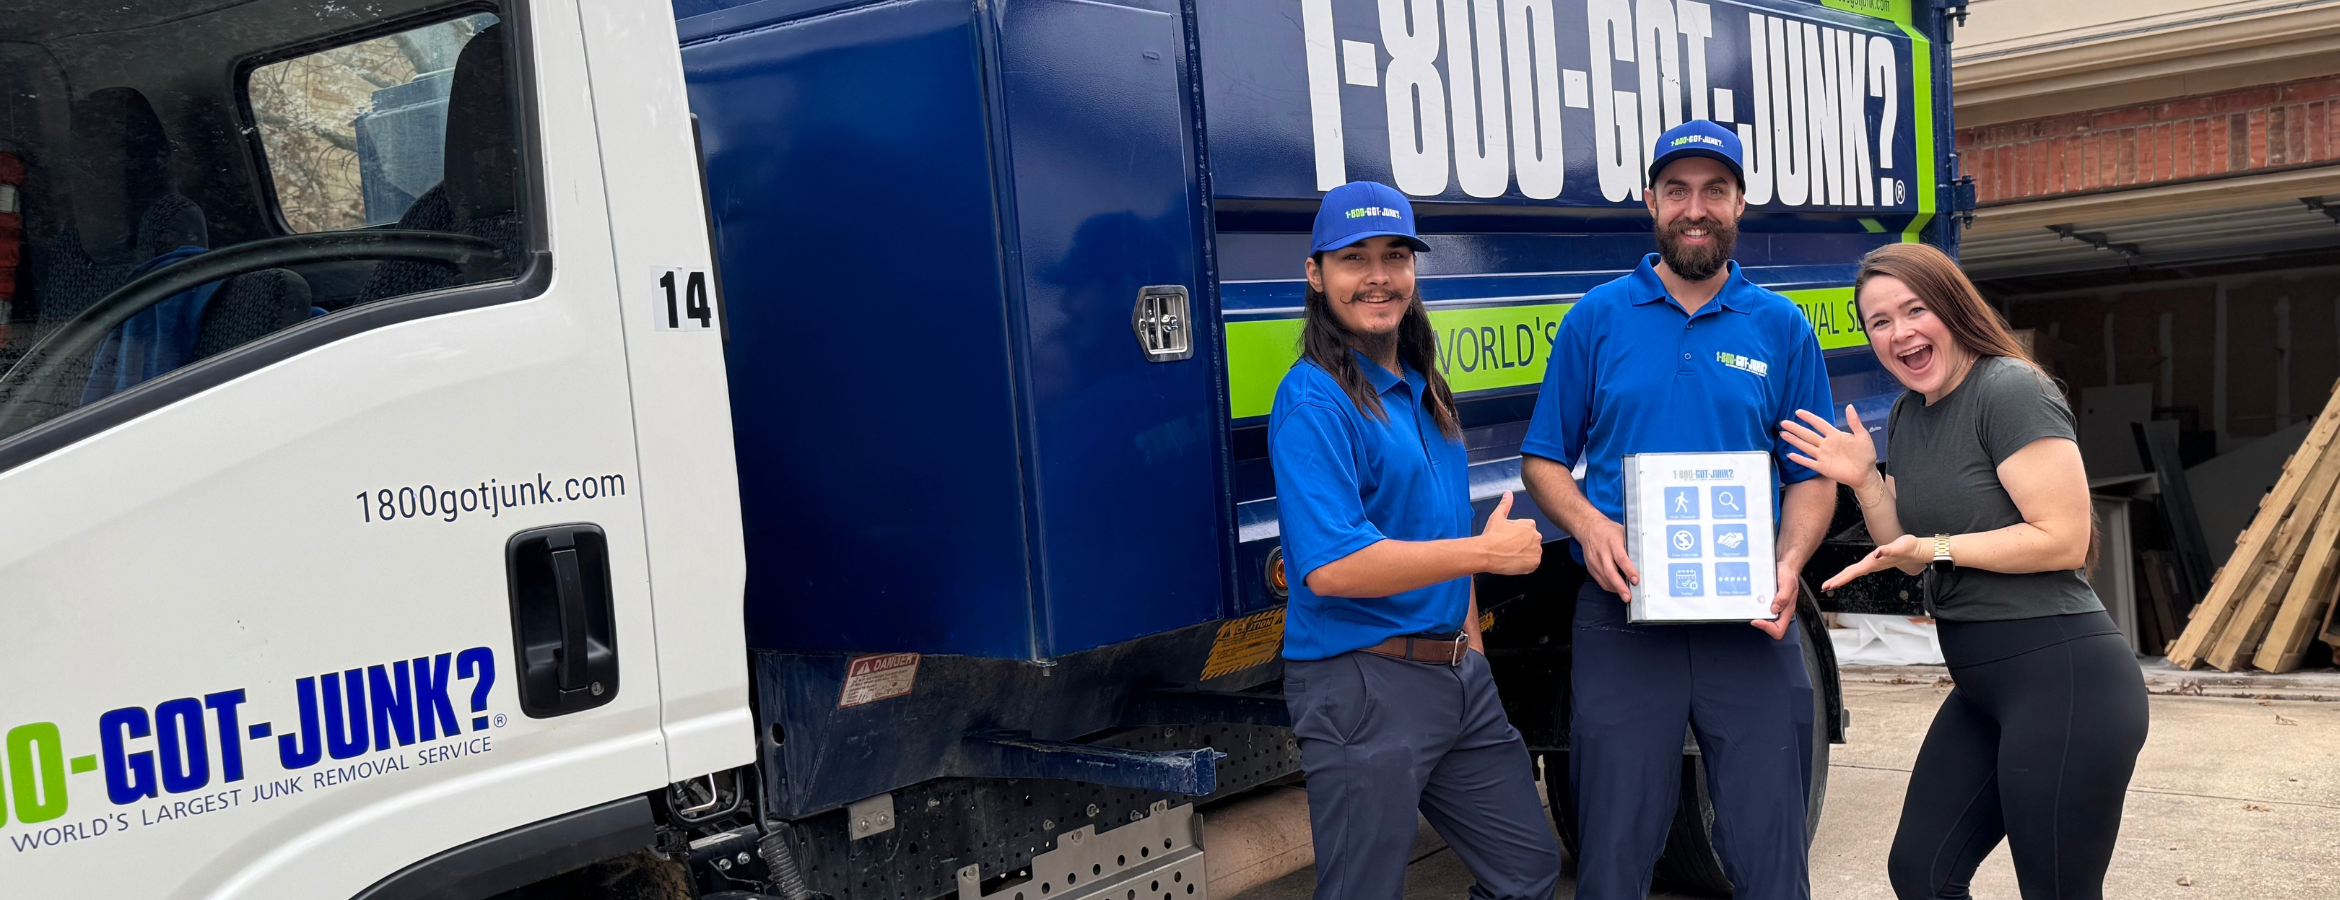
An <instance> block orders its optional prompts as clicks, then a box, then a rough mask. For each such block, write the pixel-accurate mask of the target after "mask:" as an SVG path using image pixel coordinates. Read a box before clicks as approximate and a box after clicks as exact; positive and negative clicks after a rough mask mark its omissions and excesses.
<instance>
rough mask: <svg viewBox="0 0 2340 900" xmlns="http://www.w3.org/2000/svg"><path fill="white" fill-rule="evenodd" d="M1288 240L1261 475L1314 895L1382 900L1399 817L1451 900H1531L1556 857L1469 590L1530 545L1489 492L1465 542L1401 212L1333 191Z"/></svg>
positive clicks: (1399, 849)
mask: <svg viewBox="0 0 2340 900" xmlns="http://www.w3.org/2000/svg"><path fill="white" fill-rule="evenodd" d="M1310 243H1311V246H1310V255H1309V257H1308V260H1307V262H1306V263H1305V268H1306V271H1307V274H1308V294H1307V307H1306V310H1305V312H1304V313H1303V314H1302V319H1303V326H1302V336H1301V358H1300V361H1299V362H1297V363H1294V364H1293V366H1292V370H1291V371H1290V372H1289V373H1287V374H1286V375H1285V376H1284V381H1283V383H1282V384H1281V385H1279V386H1278V387H1277V388H1276V403H1275V409H1274V411H1273V412H1272V413H1271V414H1270V416H1269V418H1268V457H1269V460H1270V462H1272V463H1273V464H1274V467H1275V473H1276V506H1277V512H1278V515H1279V517H1280V519H1281V522H1282V530H1283V541H1284V558H1285V560H1286V563H1285V569H1286V571H1287V572H1288V573H1289V575H1290V579H1291V582H1290V583H1291V586H1292V588H1291V589H1292V596H1291V603H1290V605H1289V606H1288V607H1287V608H1286V612H1285V619H1284V660H1285V662H1284V697H1285V703H1286V704H1287V705H1288V706H1289V707H1290V709H1291V713H1292V730H1293V733H1294V734H1295V735H1297V736H1298V737H1299V740H1300V756H1301V767H1302V768H1303V769H1305V770H1306V771H1307V773H1308V817H1309V821H1310V824H1311V825H1312V826H1313V829H1314V838H1315V843H1316V872H1317V882H1316V896H1317V897H1319V898H1326V900H1331V898H1338V900H1397V898H1398V896H1399V891H1400V889H1401V888H1402V887H1403V886H1404V882H1405V871H1406V863H1407V861H1408V858H1409V857H1410V856H1411V854H1409V853H1408V852H1407V851H1408V850H1409V849H1410V848H1411V847H1412V846H1413V843H1414V834H1415V828H1416V826H1415V822H1416V819H1415V814H1416V812H1417V811H1419V812H1420V814H1421V815H1423V816H1426V817H1428V818H1429V820H1430V824H1431V825H1432V826H1433V827H1436V828H1437V829H1438V832H1439V834H1441V835H1444V836H1445V838H1446V842H1447V845H1448V846H1450V847H1453V848H1454V850H1455V853H1456V855H1458V856H1460V857H1461V858H1462V860H1463V862H1464V863H1465V864H1467V865H1469V866H1470V867H1471V873H1472V874H1473V875H1474V876H1476V878H1477V879H1478V884H1477V886H1475V887H1474V888H1472V890H1471V896H1473V897H1481V898H1516V900H1551V897H1552V891H1553V889H1554V887H1556V886H1557V885H1558V883H1559V880H1560V850H1559V848H1558V847H1557V846H1555V845H1554V844H1553V842H1552V832H1551V828H1550V826H1549V825H1548V824H1546V822H1545V820H1544V811H1543V807H1542V805H1541V804H1540V803H1539V802H1538V801H1537V799H1536V780H1535V768H1534V766H1533V765H1531V764H1530V763H1529V761H1528V752H1527V744H1526V743H1525V742H1524V741H1522V740H1521V739H1520V736H1519V732H1518V731H1517V730H1514V729H1513V728H1512V727H1511V721H1510V719H1508V718H1506V717H1505V716H1504V714H1503V702H1502V700H1501V698H1499V697H1497V696H1496V694H1495V681H1494V677H1493V676H1492V675H1491V674H1490V673H1489V671H1488V668H1487V658H1486V656H1485V655H1484V651H1483V649H1482V648H1481V647H1480V644H1479V626H1478V600H1477V597H1476V596H1475V595H1474V593H1473V590H1472V580H1471V578H1472V576H1473V575H1476V574H1477V573H1480V572H1497V573H1501V574H1506V575H1518V574H1525V573H1528V572H1531V571H1534V570H1535V568H1536V565H1537V564H1538V563H1539V562H1541V561H1542V559H1543V537H1542V535H1540V534H1539V533H1538V532H1537V530H1536V526H1535V524H1534V523H1532V522H1530V521H1528V520H1525V519H1513V518H1511V517H1510V511H1511V495H1510V494H1505V495H1504V496H1503V499H1502V500H1501V501H1499V502H1497V504H1496V506H1495V511H1494V514H1493V515H1492V516H1490V517H1489V518H1488V520H1487V527H1486V529H1485V530H1484V531H1483V532H1481V533H1480V534H1478V535H1476V536H1473V535H1472V534H1471V519H1472V513H1471V499H1470V480H1469V474H1468V468H1467V461H1466V460H1465V459H1464V457H1463V445H1462V427H1461V424H1460V422H1459V421H1458V420H1457V419H1456V416H1455V406H1454V393H1453V392H1452V391H1451V390H1449V389H1448V388H1447V386H1446V379H1445V377H1444V376H1443V375H1442V374H1441V373H1440V371H1439V366H1438V341H1437V338H1436V336H1435V335H1434V334H1433V333H1432V332H1431V330H1430V316H1429V313H1428V312H1427V311H1425V310H1424V309H1423V307H1422V297H1421V295H1420V294H1418V293H1416V292H1415V288H1414V254H1415V253H1417V252H1420V251H1426V250H1428V249H1430V247H1429V245H1428V244H1425V243H1423V241H1422V239H1421V238H1420V237H1418V236H1416V235H1415V234H1414V210H1413V205H1412V204H1411V203H1409V202H1407V200H1406V198H1405V196H1404V195H1402V194H1399V193H1398V192H1397V191H1396V190H1393V189H1391V188H1389V187H1387V186H1384V185H1380V184H1375V183H1372V182H1356V183H1352V184H1346V185H1342V186H1340V187H1337V188H1334V189H1333V190H1331V191H1330V192H1328V193H1326V194H1325V197H1324V205H1323V206H1322V207H1321V208H1320V209H1319V210H1318V212H1317V215H1316V229H1315V233H1314V235H1313V236H1312V239H1311V242H1310Z"/></svg>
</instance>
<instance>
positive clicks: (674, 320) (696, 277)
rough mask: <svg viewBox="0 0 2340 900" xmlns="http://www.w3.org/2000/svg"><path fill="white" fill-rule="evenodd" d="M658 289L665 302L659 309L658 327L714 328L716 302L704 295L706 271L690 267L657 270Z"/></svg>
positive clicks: (695, 329) (700, 329)
mask: <svg viewBox="0 0 2340 900" xmlns="http://www.w3.org/2000/svg"><path fill="white" fill-rule="evenodd" d="M658 289H659V291H660V297H661V298H662V299H663V300H664V305H663V306H660V307H659V309H658V328H659V330H661V331H703V330H712V329H714V328H715V306H714V304H713V303H711V302H709V301H708V299H707V273H705V272H701V271H696V270H692V269H660V270H658Z"/></svg>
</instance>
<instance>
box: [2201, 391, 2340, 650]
mask: <svg viewBox="0 0 2340 900" xmlns="http://www.w3.org/2000/svg"><path fill="white" fill-rule="evenodd" d="M2336 435H2340V388H2336V389H2335V390H2334V393H2333V399H2332V402H2330V403H2327V404H2325V406H2324V411H2323V412H2322V413H2321V414H2320V415H2318V416H2317V417H2316V422H2315V424H2314V425H2313V426H2311V427H2310V428H2309V430H2308V435H2307V440H2306V441H2305V442H2303V443H2301V444H2300V446H2299V450H2298V451H2296V452H2294V453H2293V454H2292V456H2291V459H2290V460H2288V461H2286V462H2285V463H2284V464H2283V474H2282V476H2281V477H2280V478H2279V479H2278V480H2277V481H2276V482H2275V487H2274V488H2273V489H2272V490H2269V491H2268V492H2267V496H2266V497H2264V498H2262V499H2261V500H2260V501H2259V512H2258V514H2257V515H2255V516H2253V517H2252V518H2251V524H2250V527H2248V528H2245V529H2243V533H2242V535H2241V536H2240V537H2238V538H2236V540H2235V548H2234V556H2233V557H2231V558H2229V559H2228V560H2227V562H2226V565H2225V566H2224V567H2223V568H2220V569H2219V570H2218V573H2217V574H2216V575H2215V576H2213V577H2212V579H2211V584H2210V592H2209V594H2208V595H2206V596H2204V597H2203V598H2202V602H2201V604H2200V605H2198V606H2195V607H2194V611H2193V614H2192V618H2191V619H2189V620H2188V621H2187V622H2186V625H2185V629H2184V631H2182V632H2181V633H2180V634H2179V635H2178V637H2177V640H2176V641H2174V642H2172V643H2171V644H2170V649H2169V661H2170V663H2171V664H2173V665H2176V666H2177V667H2179V668H2182V669H2191V668H2193V667H2195V666H2197V665H2200V664H2202V663H2205V662H2207V663H2209V664H2210V665H2211V666H2212V667H2214V668H2217V669H2218V670H2219V671H2222V672H2233V671H2236V670H2238V669H2242V668H2244V667H2246V666H2255V667H2257V668H2260V669H2265V670H2267V671H2269V672H2288V671H2291V670H2293V669H2296V668H2299V665H2300V659H2301V657H2302V656H2304V655H2305V653H2306V651H2307V648H2308V646H2309V645H2310V644H2311V643H2313V642H2314V641H2315V640H2316V639H2317V638H2319V637H2324V638H2325V639H2327V640H2334V641H2335V642H2336V643H2335V646H2340V634H2336V633H2334V632H2333V630H2332V628H2333V626H2332V625H2331V624H2330V623H2329V620H2330V618H2331V616H2330V611H2331V608H2332V606H2333V603H2332V600H2333V594H2334V590H2335V585H2334V582H2335V580H2340V441H2335V439H2334V438H2335V436H2336Z"/></svg>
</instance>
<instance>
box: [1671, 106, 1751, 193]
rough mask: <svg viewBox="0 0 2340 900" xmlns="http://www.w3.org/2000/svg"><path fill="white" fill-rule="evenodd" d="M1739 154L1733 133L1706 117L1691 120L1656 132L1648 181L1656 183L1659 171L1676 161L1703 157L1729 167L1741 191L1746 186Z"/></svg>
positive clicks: (1737, 140)
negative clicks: (1655, 144)
mask: <svg viewBox="0 0 2340 900" xmlns="http://www.w3.org/2000/svg"><path fill="white" fill-rule="evenodd" d="M1742 154H1743V151H1742V150H1741V149H1740V147H1739V136H1738V135H1737V134H1736V133H1733V132H1732V131H1731V130H1730V129H1728V128H1724V127H1722V126H1721V125H1717V124H1715V123H1713V122H1709V121H1707V120H1705V119H1691V120H1690V121H1688V122H1684V123H1682V124H1680V125H1676V126H1674V127H1672V128H1668V129H1666V133H1665V134H1661V135H1658V140H1657V146H1655V147H1652V148H1650V151H1649V183H1650V184H1653V185H1654V184H1657V180H1658V173H1659V172H1662V171H1664V170H1665V168H1666V166H1668V165H1671V164H1672V163H1674V162H1675V161H1677V160H1681V159H1686V158H1688V157H1692V156H1703V157H1706V158H1707V159H1712V160H1718V161H1720V162H1721V163H1722V164H1723V166H1724V167H1725V168H1728V169H1730V170H1731V177H1732V178H1736V179H1738V180H1739V190H1742V191H1743V190H1746V189H1747V170H1746V167H1745V166H1744V165H1743V164H1742V163H1741V159H1742Z"/></svg>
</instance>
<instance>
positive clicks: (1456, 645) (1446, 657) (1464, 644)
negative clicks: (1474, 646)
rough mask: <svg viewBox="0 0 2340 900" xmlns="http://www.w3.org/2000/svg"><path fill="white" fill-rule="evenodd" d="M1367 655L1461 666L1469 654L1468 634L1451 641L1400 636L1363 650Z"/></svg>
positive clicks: (1469, 639)
mask: <svg viewBox="0 0 2340 900" xmlns="http://www.w3.org/2000/svg"><path fill="white" fill-rule="evenodd" d="M1365 652H1367V653H1378V654H1381V655H1382V656H1393V657H1396V658H1398V659H1410V660H1413V661H1415V662H1434V663H1438V664H1440V665H1446V666H1459V665H1462V663H1463V660H1464V659H1465V658H1468V657H1469V655H1470V652H1471V638H1470V635H1469V634H1467V633H1466V634H1457V635H1455V636H1454V637H1453V638H1452V639H1442V638H1425V637H1413V636H1411V635H1400V636H1398V637H1393V638H1390V639H1389V640H1386V641H1382V642H1381V643H1379V644H1375V645H1373V646H1371V647H1367V648H1365Z"/></svg>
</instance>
